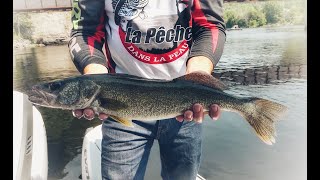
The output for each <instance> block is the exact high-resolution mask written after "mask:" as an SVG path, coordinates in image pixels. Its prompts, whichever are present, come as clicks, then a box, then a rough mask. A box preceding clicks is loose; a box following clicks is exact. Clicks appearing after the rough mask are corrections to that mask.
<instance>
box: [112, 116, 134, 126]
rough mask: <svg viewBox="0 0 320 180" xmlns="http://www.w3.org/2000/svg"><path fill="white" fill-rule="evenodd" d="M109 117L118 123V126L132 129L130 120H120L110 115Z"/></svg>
mask: <svg viewBox="0 0 320 180" xmlns="http://www.w3.org/2000/svg"><path fill="white" fill-rule="evenodd" d="M109 117H110V118H112V119H113V120H115V121H117V122H119V123H120V124H123V125H125V126H127V127H134V126H133V124H132V120H130V119H125V118H120V117H118V116H113V115H110V116H109Z"/></svg>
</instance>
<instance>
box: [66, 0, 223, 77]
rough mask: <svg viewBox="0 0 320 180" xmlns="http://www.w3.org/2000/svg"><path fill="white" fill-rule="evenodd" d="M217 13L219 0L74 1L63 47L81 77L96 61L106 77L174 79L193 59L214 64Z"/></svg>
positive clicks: (219, 45) (219, 29)
mask: <svg viewBox="0 0 320 180" xmlns="http://www.w3.org/2000/svg"><path fill="white" fill-rule="evenodd" d="M222 13H223V9H222V0H176V1H173V0H73V9H72V23H73V28H72V30H71V38H70V42H69V45H68V46H69V49H70V53H71V57H72V59H73V62H74V64H75V66H76V67H77V69H78V70H79V71H80V72H81V73H83V69H84V67H85V66H86V65H88V64H90V63H97V64H101V65H104V66H106V67H107V68H108V69H109V72H111V73H126V74H131V75H136V76H140V77H145V78H156V79H173V78H176V77H179V76H182V75H184V74H185V72H186V63H187V61H188V59H190V58H192V57H194V56H205V57H207V58H209V59H210V60H212V62H213V64H214V65H216V64H217V63H218V61H219V59H220V57H221V54H222V51H223V46H224V43H225V39H226V35H225V24H224V21H223V18H222ZM103 48H104V49H103Z"/></svg>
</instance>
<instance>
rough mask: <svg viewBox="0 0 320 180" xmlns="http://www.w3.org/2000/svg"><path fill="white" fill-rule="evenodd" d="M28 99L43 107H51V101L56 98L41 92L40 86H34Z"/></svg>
mask: <svg viewBox="0 0 320 180" xmlns="http://www.w3.org/2000/svg"><path fill="white" fill-rule="evenodd" d="M28 99H29V101H30V102H31V103H33V104H36V105H41V106H49V105H50V99H51V100H52V99H54V98H53V95H52V94H50V93H48V92H45V91H42V90H40V89H39V87H38V86H34V87H32V89H31V91H30V95H29V97H28Z"/></svg>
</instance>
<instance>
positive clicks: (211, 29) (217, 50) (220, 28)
mask: <svg viewBox="0 0 320 180" xmlns="http://www.w3.org/2000/svg"><path fill="white" fill-rule="evenodd" d="M222 4H223V3H222V0H201V1H200V0H194V3H193V6H192V8H191V10H192V18H193V24H192V34H193V37H192V38H193V42H192V46H191V48H190V54H189V59H190V58H193V57H197V56H205V57H207V58H208V59H210V60H211V61H212V63H213V64H214V65H215V66H216V65H217V63H218V62H219V60H220V57H221V55H222V52H223V48H224V44H225V40H226V34H225V23H224V20H223V18H222V15H223V8H222Z"/></svg>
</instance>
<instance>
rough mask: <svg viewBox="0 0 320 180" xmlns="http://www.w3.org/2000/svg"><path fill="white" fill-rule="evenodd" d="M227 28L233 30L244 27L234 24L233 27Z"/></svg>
mask: <svg viewBox="0 0 320 180" xmlns="http://www.w3.org/2000/svg"><path fill="white" fill-rule="evenodd" d="M227 30H228V31H231V30H242V28H240V27H239V26H238V25H234V26H232V27H231V28H227Z"/></svg>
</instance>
